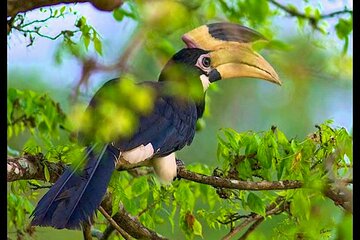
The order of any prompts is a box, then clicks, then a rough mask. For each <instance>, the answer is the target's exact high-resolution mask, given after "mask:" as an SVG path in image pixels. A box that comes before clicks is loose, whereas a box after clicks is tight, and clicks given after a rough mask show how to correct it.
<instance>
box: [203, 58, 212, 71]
mask: <svg viewBox="0 0 360 240" xmlns="http://www.w3.org/2000/svg"><path fill="white" fill-rule="evenodd" d="M201 63H202V65H203V66H204V67H206V68H208V67H210V64H211V60H210V58H209V57H204V58H203V59H202V62H201Z"/></svg>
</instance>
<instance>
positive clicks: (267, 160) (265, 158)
mask: <svg viewBox="0 0 360 240" xmlns="http://www.w3.org/2000/svg"><path fill="white" fill-rule="evenodd" d="M267 144H268V143H267V141H264V139H262V140H261V142H260V144H259V148H258V151H257V154H256V157H257V159H258V160H259V162H260V164H261V166H262V167H264V168H270V167H271V160H272V157H271V153H270V151H269V148H268V146H267Z"/></svg>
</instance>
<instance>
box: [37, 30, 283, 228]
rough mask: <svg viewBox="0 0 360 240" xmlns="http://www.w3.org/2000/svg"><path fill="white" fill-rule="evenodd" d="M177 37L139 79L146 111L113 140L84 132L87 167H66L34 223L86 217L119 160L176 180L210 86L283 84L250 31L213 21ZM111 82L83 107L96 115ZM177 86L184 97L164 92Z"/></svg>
mask: <svg viewBox="0 0 360 240" xmlns="http://www.w3.org/2000/svg"><path fill="white" fill-rule="evenodd" d="M182 40H183V41H184V42H185V44H186V47H185V48H183V49H181V50H180V51H179V52H177V53H176V54H175V55H174V56H173V57H172V58H171V59H170V60H169V61H168V62H167V64H166V65H165V67H164V68H163V70H162V71H161V73H160V76H159V79H158V80H159V81H158V82H143V83H140V85H145V86H147V87H149V88H151V89H152V90H153V91H154V92H155V93H156V94H155V100H154V105H153V109H152V111H151V112H150V113H148V114H143V115H141V116H139V121H138V123H139V124H138V126H137V128H136V130H135V131H134V133H133V134H132V135H131V136H129V137H114V139H112V141H109V142H99V141H97V142H96V141H92V139H91V134H88V135H87V137H82V139H85V140H81V141H82V142H83V143H84V145H85V146H86V150H87V151H86V154H85V158H84V162H85V167H83V168H81V169H76V168H75V169H70V168H68V169H67V170H65V172H64V173H63V175H61V176H60V178H59V179H58V180H57V181H56V183H55V184H54V185H53V186H52V187H51V188H50V190H49V191H48V192H47V193H46V194H45V195H44V196H43V197H42V199H41V200H40V201H39V203H38V205H37V206H36V208H35V210H34V212H33V213H32V215H33V216H34V217H33V219H32V225H39V226H52V227H55V228H59V229H61V228H68V229H74V228H80V227H81V224H82V223H83V222H91V221H92V216H93V213H94V212H95V210H96V209H97V207H98V206H99V205H100V203H101V200H102V198H103V196H104V194H105V192H106V189H107V186H108V183H109V181H110V177H111V175H112V172H113V171H114V170H115V166H116V163H117V162H118V161H126V162H127V163H131V164H136V163H139V162H142V161H145V160H147V161H148V160H150V161H149V162H150V164H151V166H152V167H153V168H154V171H155V173H156V174H157V175H158V177H159V178H160V179H161V180H162V181H164V182H170V181H171V180H172V179H173V178H174V177H176V169H177V165H176V159H175V152H176V151H178V150H180V149H182V148H183V147H184V146H185V145H190V144H191V142H192V140H193V138H194V134H195V128H196V121H197V119H199V118H201V117H202V115H203V112H204V107H205V92H206V89H207V88H208V86H209V85H210V84H211V83H213V82H216V81H218V80H221V79H229V78H240V77H251V78H259V79H263V80H267V81H270V82H273V83H276V84H279V85H280V84H281V82H280V80H279V77H278V75H277V73H276V72H275V70H274V69H273V68H272V67H271V65H270V64H269V63H268V62H267V61H266V60H265V59H264V58H263V57H262V56H260V55H259V54H257V53H256V52H255V51H254V50H252V48H251V44H252V43H253V42H254V41H257V40H265V38H264V37H263V36H262V35H261V34H260V33H258V32H256V31H254V30H252V29H249V28H247V27H244V26H240V25H237V24H233V23H212V24H208V25H203V26H201V27H198V28H196V29H194V30H192V31H190V32H188V33H186V34H185V35H183V37H182ZM117 81H119V80H110V81H108V82H107V83H105V84H104V85H103V87H101V88H100V89H99V90H98V92H97V93H96V94H95V95H94V97H93V98H92V100H91V101H90V104H89V106H88V108H87V110H86V111H89V112H96V110H97V107H98V104H97V103H98V102H99V101H101V99H102V98H103V97H104V96H105V92H107V91H108V90H113V91H116V87H114V86H115V84H116V82H117ZM176 83H184V84H185V85H186V86H191V89H192V90H189V91H186V92H185V93H182V94H181V93H179V92H176V91H170V89H174V88H173V87H172V86H173V85H174V84H176ZM189 89H190V88H189ZM194 89H195V90H194ZM169 91H170V92H172V93H169ZM194 93H195V94H194ZM116 104H121V101H120V102H117V103H116ZM92 114H93V113H92ZM92 117H93V118H96V115H95V114H94V116H92ZM113 117H114V118H116V116H113ZM98 123H101V119H100V120H99V122H98ZM95 127H101V125H99V124H96V126H95ZM83 135H84V134H83ZM80 136H81V134H80ZM80 138H81V137H80ZM94 142H96V143H94Z"/></svg>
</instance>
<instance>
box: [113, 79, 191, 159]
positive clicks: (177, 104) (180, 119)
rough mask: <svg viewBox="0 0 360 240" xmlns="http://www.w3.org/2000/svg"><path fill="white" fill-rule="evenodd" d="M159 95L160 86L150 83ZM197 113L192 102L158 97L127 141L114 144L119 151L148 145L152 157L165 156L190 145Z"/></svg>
mask: <svg viewBox="0 0 360 240" xmlns="http://www.w3.org/2000/svg"><path fill="white" fill-rule="evenodd" d="M151 85H152V86H154V87H155V88H156V89H157V90H158V91H159V88H161V85H162V83H156V84H155V83H152V84H151ZM196 120H197V110H196V105H195V103H194V102H188V101H180V100H178V99H175V98H174V97H171V96H162V95H161V94H159V95H158V96H157V98H156V100H155V102H154V107H153V111H152V112H151V114H149V115H146V116H141V117H140V119H139V124H138V129H137V131H136V132H135V134H133V136H132V137H131V138H129V139H126V140H120V141H117V142H115V144H114V145H115V147H117V148H119V149H120V151H128V150H131V149H133V148H136V147H138V146H140V145H144V146H145V145H147V144H149V143H151V145H152V146H153V148H154V156H157V157H162V156H166V155H168V154H170V153H172V152H174V151H177V150H179V149H181V148H183V147H184V146H185V145H186V144H187V145H189V144H190V143H191V142H192V140H193V138H194V134H195V126H196Z"/></svg>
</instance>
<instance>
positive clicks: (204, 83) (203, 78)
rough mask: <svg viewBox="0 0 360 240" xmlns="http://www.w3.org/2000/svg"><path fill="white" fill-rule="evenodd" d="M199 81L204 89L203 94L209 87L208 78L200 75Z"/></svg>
mask: <svg viewBox="0 0 360 240" xmlns="http://www.w3.org/2000/svg"><path fill="white" fill-rule="evenodd" d="M200 80H201V83H202V86H203V89H204V92H205V91H206V90H207V89H208V87H209V85H210V81H209V78H208V77H207V76H206V75H205V74H201V75H200Z"/></svg>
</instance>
